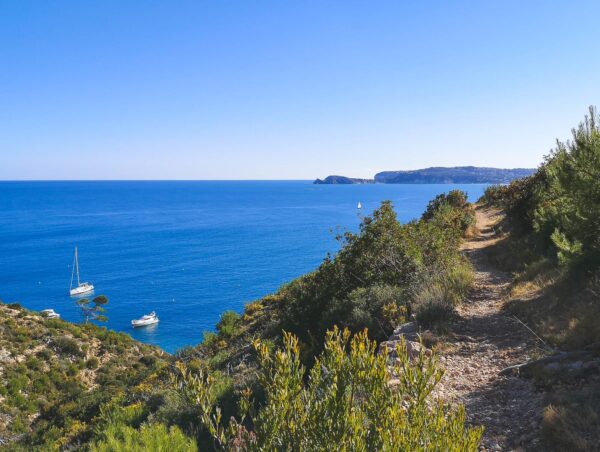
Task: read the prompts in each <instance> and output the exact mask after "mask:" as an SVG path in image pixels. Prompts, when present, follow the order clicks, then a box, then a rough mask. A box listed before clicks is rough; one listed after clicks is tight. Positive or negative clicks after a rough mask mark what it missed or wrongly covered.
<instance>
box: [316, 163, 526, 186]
mask: <svg viewBox="0 0 600 452" xmlns="http://www.w3.org/2000/svg"><path fill="white" fill-rule="evenodd" d="M534 172H535V169H533V168H512V169H506V168H487V167H477V166H456V167H449V168H446V167H431V168H423V169H418V170H409V171H383V172H380V173H377V174H376V175H375V178H374V179H354V178H350V177H344V176H328V177H326V178H325V179H323V180H321V179H317V180H315V182H314V183H315V184H372V183H381V184H507V183H509V182H511V181H513V180H515V179H519V178H522V177H527V176H530V175H532V174H533V173H534Z"/></svg>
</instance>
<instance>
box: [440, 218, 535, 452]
mask: <svg viewBox="0 0 600 452" xmlns="http://www.w3.org/2000/svg"><path fill="white" fill-rule="evenodd" d="M476 215H477V227H478V229H479V234H478V235H477V236H476V237H474V238H472V239H470V240H468V241H467V242H466V243H465V244H464V246H463V251H464V252H465V254H466V255H467V256H468V257H469V258H470V259H471V261H472V263H473V265H474V267H475V272H476V273H475V275H476V276H475V287H474V289H473V290H472V292H471V294H470V296H469V297H468V299H467V300H466V301H465V302H464V303H463V304H462V305H461V306H459V308H458V315H459V318H458V319H457V320H456V321H455V322H453V324H452V326H451V333H450V334H449V335H448V338H447V340H446V341H445V342H444V343H443V344H442V345H441V347H440V351H439V355H440V361H441V364H442V365H443V367H444V368H445V374H444V377H443V378H442V381H441V382H440V384H439V386H438V387H437V388H436V395H438V396H440V397H443V398H445V399H447V400H449V401H452V402H455V403H462V404H464V405H465V408H466V410H467V414H468V417H469V420H470V422H472V423H473V424H477V425H483V426H485V434H484V439H483V443H482V449H485V450H516V451H520V450H536V449H539V447H540V446H539V425H540V422H541V419H540V418H539V416H540V412H541V409H540V407H541V398H542V395H541V394H540V393H538V392H536V390H535V388H534V386H533V384H532V383H531V382H530V381H529V380H525V379H522V378H518V377H515V376H499V372H500V371H501V370H502V369H504V368H506V367H508V366H511V365H515V364H519V363H522V362H525V361H528V360H529V359H531V358H533V357H535V356H536V354H537V355H539V354H540V351H539V348H537V345H538V344H537V343H536V338H535V337H534V336H533V334H532V333H531V332H529V331H528V330H527V328H525V327H524V326H523V325H522V324H520V323H519V322H518V321H517V320H515V319H514V318H512V317H509V316H508V315H506V313H504V312H503V310H502V307H503V303H504V299H505V295H506V292H507V289H508V285H509V283H510V276H509V275H508V274H506V273H503V272H501V271H499V270H497V269H495V268H494V267H493V266H492V265H490V263H489V262H488V260H487V257H486V249H487V248H488V247H490V246H491V245H493V244H494V243H496V242H497V241H498V240H499V237H497V236H496V234H495V233H494V230H493V225H494V223H495V222H496V221H497V220H498V218H497V216H496V212H494V211H491V210H484V209H481V208H480V209H478V210H477V211H476Z"/></svg>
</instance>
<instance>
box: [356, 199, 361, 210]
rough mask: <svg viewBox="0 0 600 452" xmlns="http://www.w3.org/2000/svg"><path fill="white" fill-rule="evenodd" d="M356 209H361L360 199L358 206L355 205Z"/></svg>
mask: <svg viewBox="0 0 600 452" xmlns="http://www.w3.org/2000/svg"><path fill="white" fill-rule="evenodd" d="M356 208H357V209H362V204H361V203H360V201H358V206H356Z"/></svg>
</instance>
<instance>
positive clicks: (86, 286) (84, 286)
mask: <svg viewBox="0 0 600 452" xmlns="http://www.w3.org/2000/svg"><path fill="white" fill-rule="evenodd" d="M76 272H77V286H76V287H73V278H74V276H75V273H76ZM93 291H94V285H93V284H92V283H89V282H81V281H80V280H79V258H78V257H77V247H75V256H73V268H72V270H71V286H70V289H69V294H70V295H71V296H75V295H83V294H85V293H90V292H93Z"/></svg>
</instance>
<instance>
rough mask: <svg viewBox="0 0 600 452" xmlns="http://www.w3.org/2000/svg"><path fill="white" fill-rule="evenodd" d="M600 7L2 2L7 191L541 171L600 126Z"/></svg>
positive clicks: (2, 137)
mask: <svg viewBox="0 0 600 452" xmlns="http://www.w3.org/2000/svg"><path fill="white" fill-rule="evenodd" d="M599 17H600V2H597V1H587V2H586V1H527V2H524V1H469V2H460V1H450V2H448V1H438V2H436V1H424V2H417V1H390V2H382V1H381V2H380V1H369V2H367V1H364V2H353V1H339V2H329V1H302V2H300V1H298V2H292V1H239V2H238V1H214V2H209V1H200V0H195V1H189V2H188V1H160V2H159V1H144V2H139V1H125V0H119V1H109V0H103V1H99V2H89V1H66V0H64V1H53V0H39V1H37V2H33V1H27V0H4V1H2V2H0V179H312V178H315V177H323V176H326V175H328V174H344V175H348V176H356V177H369V176H372V175H373V174H374V173H375V172H377V171H381V170H394V169H414V168H420V167H426V166H451V165H467V164H469V165H479V166H498V167H528V166H536V165H537V164H538V163H539V162H540V161H541V159H542V158H543V155H545V154H547V153H548V151H549V150H550V148H551V147H552V146H553V144H554V140H555V139H556V138H566V137H568V135H569V131H570V129H571V127H573V126H575V125H576V124H577V123H578V122H579V121H580V120H581V119H582V118H583V115H584V114H585V113H586V112H587V107H588V105H590V104H596V105H599V106H600V84H599V83H598V81H599V80H600V58H599V56H600V55H599V51H600V50H599V47H598V18H599Z"/></svg>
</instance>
